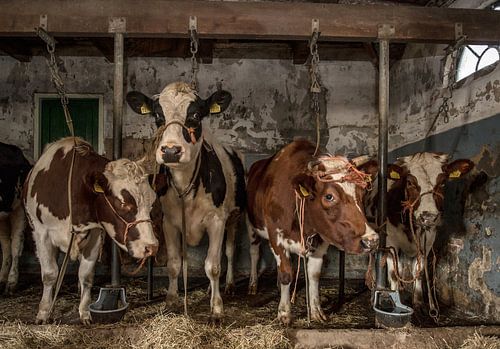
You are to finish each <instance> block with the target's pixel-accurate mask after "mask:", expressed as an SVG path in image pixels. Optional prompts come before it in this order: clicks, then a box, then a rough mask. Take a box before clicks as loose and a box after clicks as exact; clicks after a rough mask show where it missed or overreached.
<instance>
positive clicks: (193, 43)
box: [189, 28, 200, 91]
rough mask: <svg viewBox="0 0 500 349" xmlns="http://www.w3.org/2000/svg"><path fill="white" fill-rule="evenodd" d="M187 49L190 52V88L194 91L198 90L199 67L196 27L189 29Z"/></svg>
mask: <svg viewBox="0 0 500 349" xmlns="http://www.w3.org/2000/svg"><path fill="white" fill-rule="evenodd" d="M189 37H190V43H189V51H190V52H191V79H190V80H191V88H192V89H193V90H195V91H197V90H198V77H197V76H198V70H199V69H200V67H199V64H198V61H197V60H196V54H197V53H198V44H199V42H198V34H197V32H196V29H193V28H190V29H189Z"/></svg>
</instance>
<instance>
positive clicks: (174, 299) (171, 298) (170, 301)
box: [165, 294, 179, 309]
mask: <svg viewBox="0 0 500 349" xmlns="http://www.w3.org/2000/svg"><path fill="white" fill-rule="evenodd" d="M178 305H179V296H178V295H176V294H167V299H166V300H165V308H167V309H171V308H175V307H177V306H178Z"/></svg>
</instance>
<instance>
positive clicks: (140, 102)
mask: <svg viewBox="0 0 500 349" xmlns="http://www.w3.org/2000/svg"><path fill="white" fill-rule="evenodd" d="M127 102H128V104H129V105H130V107H131V108H132V109H133V110H134V111H135V112H136V113H139V114H150V115H153V116H154V117H155V120H156V125H157V126H158V127H159V130H158V135H157V138H158V139H157V141H156V142H155V146H156V149H155V152H156V153H155V157H156V161H157V162H158V163H159V164H166V165H168V166H169V167H178V166H182V165H183V164H187V163H190V162H191V161H193V160H194V159H195V158H196V156H197V155H198V152H199V151H200V147H201V143H202V142H201V140H202V135H203V130H202V123H201V122H202V120H203V118H205V117H206V116H208V115H209V114H219V113H222V112H223V111H224V110H226V109H227V107H228V106H229V103H230V102H231V94H230V93H229V92H227V91H222V90H220V91H217V92H214V93H213V94H212V95H211V96H210V97H209V98H208V99H205V100H204V99H201V98H200V97H199V96H197V95H196V94H195V91H194V90H192V89H191V88H190V87H189V85H188V84H186V83H182V82H175V83H172V84H169V85H168V86H167V87H165V89H164V90H163V91H162V92H161V93H160V95H158V96H156V97H154V98H153V99H150V98H148V97H146V96H145V95H144V94H142V93H140V92H135V91H133V92H129V93H128V94H127Z"/></svg>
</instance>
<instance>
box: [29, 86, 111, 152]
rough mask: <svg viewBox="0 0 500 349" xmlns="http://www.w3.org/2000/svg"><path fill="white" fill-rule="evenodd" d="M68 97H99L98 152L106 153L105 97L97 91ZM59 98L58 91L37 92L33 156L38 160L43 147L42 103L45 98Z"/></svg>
mask: <svg viewBox="0 0 500 349" xmlns="http://www.w3.org/2000/svg"><path fill="white" fill-rule="evenodd" d="M67 97H68V99H88V98H93V99H98V104H99V111H98V113H99V121H98V124H97V128H98V130H97V153H99V154H101V155H103V154H104V101H103V100H104V97H103V95H102V94H97V93H85V94H83V93H69V94H67ZM48 98H59V95H58V94H57V93H35V114H34V118H33V158H34V159H35V161H36V160H38V158H39V157H40V155H41V152H42V150H43V149H41V144H40V138H41V137H40V136H41V135H40V132H41V130H40V119H41V117H42V115H41V112H42V108H41V103H42V101H43V100H44V99H48Z"/></svg>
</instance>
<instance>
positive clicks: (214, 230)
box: [205, 216, 225, 322]
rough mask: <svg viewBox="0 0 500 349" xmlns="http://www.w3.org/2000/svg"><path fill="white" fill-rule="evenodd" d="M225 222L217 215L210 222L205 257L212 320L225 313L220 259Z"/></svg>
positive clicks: (218, 318)
mask: <svg viewBox="0 0 500 349" xmlns="http://www.w3.org/2000/svg"><path fill="white" fill-rule="evenodd" d="M224 225H225V222H224V221H223V220H222V219H220V218H219V217H217V216H214V217H213V219H211V220H210V222H208V227H207V232H208V239H209V242H208V252H207V258H206V259H205V273H206V274H207V277H208V279H209V280H210V292H211V294H210V309H211V314H212V320H214V321H215V322H218V321H220V320H221V318H222V315H223V303H222V297H221V296H220V291H219V277H220V259H221V250H222V241H223V239H224Z"/></svg>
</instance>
